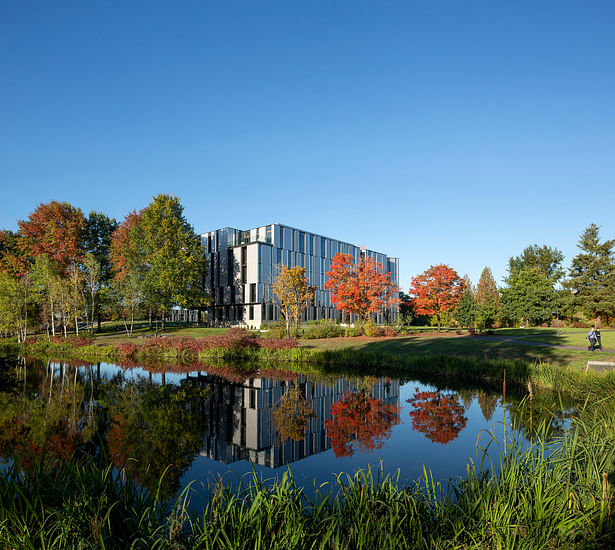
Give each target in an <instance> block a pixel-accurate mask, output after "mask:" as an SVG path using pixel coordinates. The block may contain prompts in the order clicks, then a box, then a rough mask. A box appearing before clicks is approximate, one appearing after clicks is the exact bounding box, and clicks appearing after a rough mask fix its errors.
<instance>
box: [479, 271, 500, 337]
mask: <svg viewBox="0 0 615 550" xmlns="http://www.w3.org/2000/svg"><path fill="white" fill-rule="evenodd" d="M475 298H476V320H477V321H478V322H479V324H480V325H481V326H484V327H491V326H493V325H494V324H495V323H496V322H497V321H499V320H500V317H501V315H502V305H501V302H500V293H499V292H498V288H497V286H496V284H495V279H494V278H493V273H491V269H489V268H488V267H485V269H483V272H482V273H481V276H480V280H479V281H478V285H476V296H475Z"/></svg>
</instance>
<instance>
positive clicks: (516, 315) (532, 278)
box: [502, 267, 555, 326]
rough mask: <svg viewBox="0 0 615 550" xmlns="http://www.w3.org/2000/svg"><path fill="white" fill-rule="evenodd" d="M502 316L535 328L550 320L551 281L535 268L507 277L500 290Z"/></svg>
mask: <svg viewBox="0 0 615 550" xmlns="http://www.w3.org/2000/svg"><path fill="white" fill-rule="evenodd" d="M502 305H503V310H504V316H505V317H506V318H507V319H509V320H510V321H512V322H514V323H518V322H521V323H523V324H525V325H526V326H530V325H531V326H535V325H539V324H541V323H544V322H545V321H548V320H550V319H551V315H552V312H553V308H554V306H555V292H554V290H553V285H552V283H551V281H550V280H549V279H548V278H546V277H545V276H544V274H543V273H542V272H541V271H540V270H539V268H537V267H527V268H524V269H522V270H521V271H519V272H517V273H515V274H514V276H512V277H509V286H508V287H506V288H503V289H502Z"/></svg>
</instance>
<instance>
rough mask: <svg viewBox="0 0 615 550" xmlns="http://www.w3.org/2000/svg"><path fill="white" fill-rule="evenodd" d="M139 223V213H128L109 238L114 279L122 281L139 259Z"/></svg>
mask: <svg viewBox="0 0 615 550" xmlns="http://www.w3.org/2000/svg"><path fill="white" fill-rule="evenodd" d="M140 221H141V214H140V213H139V214H137V211H136V210H134V211H132V212H129V213H128V215H127V216H126V218H124V221H123V222H122V223H121V224H120V225H119V227H118V228H117V229H116V230H115V231H114V232H113V235H112V236H111V245H110V247H109V259H110V261H111V266H112V267H113V271H114V272H115V277H116V278H118V279H120V280H123V279H124V278H125V277H126V275H127V274H128V273H130V271H131V270H132V269H134V266H135V264H137V263H138V261H139V259H141V258H140V256H141V254H140V243H139V236H138V233H137V231H138V226H139V223H140Z"/></svg>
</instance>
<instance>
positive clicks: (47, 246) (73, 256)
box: [17, 201, 85, 271]
mask: <svg viewBox="0 0 615 550" xmlns="http://www.w3.org/2000/svg"><path fill="white" fill-rule="evenodd" d="M17 223H18V224H19V228H20V229H21V233H22V235H23V238H22V241H21V247H22V250H23V251H24V253H25V254H28V255H31V256H34V257H36V256H39V255H40V254H45V255H47V256H48V257H49V258H50V259H51V260H53V261H54V262H56V263H57V264H58V265H59V266H60V268H61V269H62V271H64V270H65V269H66V268H67V267H68V266H69V265H71V264H76V263H78V262H79V261H80V260H81V258H82V257H83V253H84V251H83V231H84V228H85V218H84V217H83V212H81V209H80V208H75V207H74V206H72V205H71V204H69V203H67V202H57V201H51V202H50V203H47V204H40V205H39V206H38V207H37V208H36V209H35V210H34V212H32V213H31V214H30V216H28V219H27V220H19V221H18V222H17Z"/></svg>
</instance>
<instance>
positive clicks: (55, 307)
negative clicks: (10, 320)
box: [32, 254, 62, 336]
mask: <svg viewBox="0 0 615 550" xmlns="http://www.w3.org/2000/svg"><path fill="white" fill-rule="evenodd" d="M61 282H62V279H61V277H60V266H59V265H58V264H57V263H56V262H54V261H53V260H51V259H50V258H49V257H48V256H47V255H46V254H39V255H38V256H37V257H36V259H35V262H34V267H33V269H32V284H33V286H34V289H35V292H36V296H37V301H38V304H39V306H40V312H41V317H42V320H43V321H44V322H45V324H46V327H47V335H49V330H51V334H52V335H53V336H55V334H56V323H55V319H56V313H58V311H59V309H60V301H61V298H60V297H59V294H60V292H59V290H60V287H61Z"/></svg>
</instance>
